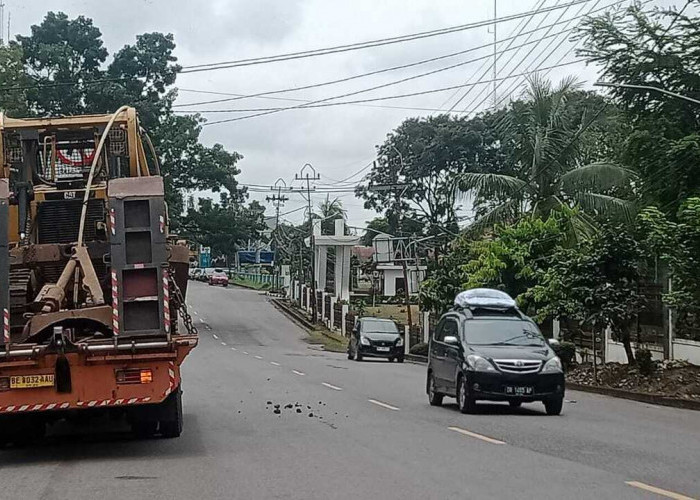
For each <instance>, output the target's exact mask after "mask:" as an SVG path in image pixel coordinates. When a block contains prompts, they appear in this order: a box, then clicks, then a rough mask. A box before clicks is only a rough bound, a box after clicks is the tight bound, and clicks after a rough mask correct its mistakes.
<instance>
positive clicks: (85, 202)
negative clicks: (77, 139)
mask: <svg viewBox="0 0 700 500" xmlns="http://www.w3.org/2000/svg"><path fill="white" fill-rule="evenodd" d="M127 109H129V106H122V107H121V108H119V109H118V110H117V111H116V112H115V113H114V114H113V115H112V118H110V119H109V122H107V126H106V127H105V130H104V132H102V137H100V142H99V144H98V145H97V149H95V156H94V157H93V158H92V165H91V166H90V175H88V180H87V185H86V186H85V196H84V197H83V210H82V212H81V213H80V229H79V230H78V246H82V245H83V233H84V232H85V218H86V217H87V208H88V202H89V201H90V188H91V187H92V181H93V178H94V176H95V168H96V167H97V162H98V161H99V159H100V154H101V153H102V148H103V147H104V145H105V139H107V134H109V129H111V128H112V125H113V124H114V120H116V119H117V116H119V114H121V113H122V112H124V111H126V110H127Z"/></svg>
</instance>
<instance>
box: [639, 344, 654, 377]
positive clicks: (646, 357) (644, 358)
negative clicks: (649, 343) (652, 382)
mask: <svg viewBox="0 0 700 500" xmlns="http://www.w3.org/2000/svg"><path fill="white" fill-rule="evenodd" d="M635 358H637V367H638V368H639V373H641V374H642V375H651V374H652V373H654V368H655V366H654V360H653V359H652V358H651V351H650V350H649V349H637V352H636V353H635Z"/></svg>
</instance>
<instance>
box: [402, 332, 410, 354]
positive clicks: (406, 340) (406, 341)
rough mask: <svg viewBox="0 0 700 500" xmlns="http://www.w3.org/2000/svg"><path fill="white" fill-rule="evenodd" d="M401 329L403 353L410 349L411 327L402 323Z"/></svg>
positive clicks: (408, 351)
mask: <svg viewBox="0 0 700 500" xmlns="http://www.w3.org/2000/svg"><path fill="white" fill-rule="evenodd" d="M403 329H404V335H403V352H404V354H409V353H410V351H411V329H410V328H409V327H408V325H404V327H403Z"/></svg>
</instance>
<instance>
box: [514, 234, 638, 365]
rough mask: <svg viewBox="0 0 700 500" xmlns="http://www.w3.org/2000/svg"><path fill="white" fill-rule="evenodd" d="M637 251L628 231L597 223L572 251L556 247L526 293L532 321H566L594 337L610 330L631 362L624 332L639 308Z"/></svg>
mask: <svg viewBox="0 0 700 500" xmlns="http://www.w3.org/2000/svg"><path fill="white" fill-rule="evenodd" d="M642 259H643V252H642V250H641V248H640V246H639V244H638V243H637V241H636V239H635V238H634V236H633V234H632V233H631V231H630V230H629V228H627V227H625V226H622V225H603V226H602V228H601V229H600V230H599V231H598V232H596V233H595V234H594V235H593V237H592V238H590V239H587V240H585V241H583V242H581V243H580V244H579V245H577V246H576V247H573V248H572V247H559V248H558V249H557V250H556V251H555V252H554V253H553V254H552V255H551V256H550V257H549V258H548V265H547V266H546V267H543V268H542V269H540V271H539V276H536V278H535V280H536V281H537V282H538V283H539V284H536V285H535V286H533V287H532V288H531V289H530V290H529V291H528V292H527V294H526V296H527V300H529V301H531V302H533V303H534V304H535V305H536V306H538V308H537V312H538V314H537V318H538V319H539V320H544V319H547V318H559V317H566V318H569V319H571V320H575V321H577V322H578V323H579V324H580V325H581V328H591V329H592V330H593V333H594V335H600V334H601V333H602V332H603V331H605V329H606V328H608V327H610V329H611V330H612V333H613V335H614V336H615V337H616V338H617V339H618V340H619V341H620V342H622V344H623V345H624V347H625V352H626V354H627V360H628V362H629V363H630V364H634V363H635V359H634V352H633V351H632V346H631V340H630V334H631V329H632V323H633V320H634V318H636V316H637V314H638V313H639V311H640V310H641V309H642V307H643V306H644V298H643V297H641V296H640V295H639V294H638V284H639V281H640V266H639V263H640V262H641V261H642Z"/></svg>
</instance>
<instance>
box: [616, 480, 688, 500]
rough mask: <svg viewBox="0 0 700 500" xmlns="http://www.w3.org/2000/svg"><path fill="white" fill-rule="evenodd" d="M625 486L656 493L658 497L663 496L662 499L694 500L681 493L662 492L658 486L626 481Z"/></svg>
mask: <svg viewBox="0 0 700 500" xmlns="http://www.w3.org/2000/svg"><path fill="white" fill-rule="evenodd" d="M625 484H626V485H628V486H633V487H634V488H639V489H640V490H645V491H650V492H652V493H656V494H657V495H661V496H662V497H666V498H673V499H675V500H693V498H691V497H687V496H685V495H681V494H680V493H675V492H673V491H668V490H662V489H661V488H657V487H656V486H651V485H648V484H644V483H640V482H639V481H625Z"/></svg>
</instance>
